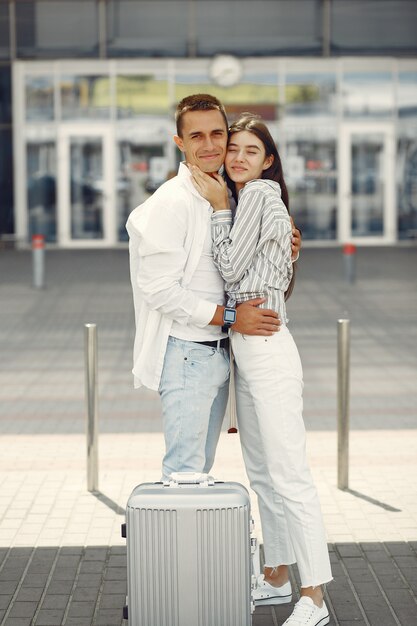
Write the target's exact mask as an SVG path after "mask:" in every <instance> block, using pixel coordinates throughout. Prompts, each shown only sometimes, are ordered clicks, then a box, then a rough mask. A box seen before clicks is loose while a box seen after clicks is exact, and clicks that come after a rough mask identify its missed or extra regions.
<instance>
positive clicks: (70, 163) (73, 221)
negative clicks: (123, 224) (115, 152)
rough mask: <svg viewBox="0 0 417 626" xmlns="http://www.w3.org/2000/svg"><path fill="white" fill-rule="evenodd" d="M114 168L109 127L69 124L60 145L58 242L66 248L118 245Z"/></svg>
mask: <svg viewBox="0 0 417 626" xmlns="http://www.w3.org/2000/svg"><path fill="white" fill-rule="evenodd" d="M113 178H114V168H113V166H112V142H111V130H110V129H109V127H108V126H101V125H100V126H95V125H94V126H92V127H90V128H89V127H86V126H85V125H84V124H79V125H68V126H64V127H62V128H61V129H60V137H59V142H58V207H59V209H58V240H59V243H60V244H62V245H65V246H72V247H83V246H85V247H87V246H88V247H92V246H97V247H99V246H108V245H112V244H114V243H115V242H116V228H115V213H114V210H113V211H112V208H113V207H114V201H113V195H114V183H113Z"/></svg>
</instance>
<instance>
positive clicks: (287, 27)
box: [196, 0, 322, 56]
mask: <svg viewBox="0 0 417 626" xmlns="http://www.w3.org/2000/svg"><path fill="white" fill-rule="evenodd" d="M321 21H322V18H321V1H320V0H297V7H296V9H295V7H294V1H293V0H257V1H256V2H254V1H253V0H224V1H223V2H215V3H214V2H213V0H197V2H196V46H197V52H198V54H199V55H206V56H209V55H212V54H217V53H219V52H223V53H224V52H228V53H231V54H236V55H241V56H250V55H257V54H259V55H263V56H264V55H266V54H270V55H272V54H281V55H282V54H291V55H298V54H321V50H322V24H321Z"/></svg>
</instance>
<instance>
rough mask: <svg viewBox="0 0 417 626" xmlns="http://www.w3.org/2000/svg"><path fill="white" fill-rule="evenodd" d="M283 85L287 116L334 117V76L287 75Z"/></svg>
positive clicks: (335, 105)
mask: <svg viewBox="0 0 417 626" xmlns="http://www.w3.org/2000/svg"><path fill="white" fill-rule="evenodd" d="M285 83H286V84H285V112H286V114H287V115H297V116H301V115H305V116H311V115H325V114H331V115H336V112H337V98H336V76H335V75H334V74H305V75H300V74H287V75H286V77H285Z"/></svg>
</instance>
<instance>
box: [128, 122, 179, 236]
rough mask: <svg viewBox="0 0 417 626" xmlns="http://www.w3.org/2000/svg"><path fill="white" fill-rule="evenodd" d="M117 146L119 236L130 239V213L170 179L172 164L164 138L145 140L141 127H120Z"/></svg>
mask: <svg viewBox="0 0 417 626" xmlns="http://www.w3.org/2000/svg"><path fill="white" fill-rule="evenodd" d="M117 150H118V152H117V156H118V159H117V163H118V171H117V182H116V194H117V229H118V240H119V241H127V240H128V236H127V232H126V228H125V224H126V221H127V218H128V216H129V213H130V212H131V211H132V209H133V208H134V207H135V206H138V205H139V204H141V203H142V202H144V201H145V200H146V199H147V198H149V196H150V195H151V194H152V193H153V192H154V191H155V190H156V189H157V188H158V187H159V186H160V185H161V184H162V183H163V182H165V180H167V178H168V176H169V171H170V166H169V161H168V158H167V156H166V154H165V149H164V144H163V143H162V141H156V142H155V143H151V142H150V140H149V139H148V141H146V139H145V141H144V138H143V137H142V136H141V133H140V130H139V132H134V131H133V132H132V133H127V132H126V129H122V128H120V129H119V130H118V142H117ZM175 174H176V171H175Z"/></svg>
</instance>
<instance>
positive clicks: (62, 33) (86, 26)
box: [16, 0, 98, 59]
mask: <svg viewBox="0 0 417 626" xmlns="http://www.w3.org/2000/svg"><path fill="white" fill-rule="evenodd" d="M97 11H98V7H97V3H96V2H95V1H94V0H72V2H70V1H69V0H38V1H37V2H17V3H16V39H17V56H18V57H22V58H38V59H49V58H57V57H60V58H62V57H71V58H74V57H92V56H97V55H98V14H97Z"/></svg>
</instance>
